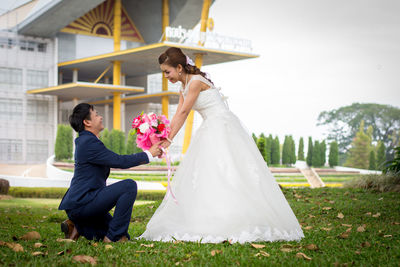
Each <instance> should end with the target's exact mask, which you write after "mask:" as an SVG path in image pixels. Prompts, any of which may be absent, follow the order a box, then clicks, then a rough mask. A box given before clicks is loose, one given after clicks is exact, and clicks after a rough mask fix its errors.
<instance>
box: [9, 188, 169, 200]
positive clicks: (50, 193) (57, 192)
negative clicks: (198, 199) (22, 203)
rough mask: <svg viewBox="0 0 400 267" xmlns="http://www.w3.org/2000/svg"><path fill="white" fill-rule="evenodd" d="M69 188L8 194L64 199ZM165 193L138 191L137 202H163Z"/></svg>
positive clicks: (27, 190)
mask: <svg viewBox="0 0 400 267" xmlns="http://www.w3.org/2000/svg"><path fill="white" fill-rule="evenodd" d="M65 192H67V188H59V187H10V190H9V191H8V194H9V195H11V196H13V197H21V198H60V199H61V198H62V197H63V196H64V194H65ZM164 195H165V191H159V190H157V191H155V190H143V191H138V194H137V197H136V199H137V200H162V199H163V198H164Z"/></svg>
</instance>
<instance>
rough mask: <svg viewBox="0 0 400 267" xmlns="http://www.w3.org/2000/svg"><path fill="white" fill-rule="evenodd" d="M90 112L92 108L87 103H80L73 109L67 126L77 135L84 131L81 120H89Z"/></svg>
mask: <svg viewBox="0 0 400 267" xmlns="http://www.w3.org/2000/svg"><path fill="white" fill-rule="evenodd" d="M91 110H94V107H93V105H90V104H88V103H80V104H78V105H76V106H75V107H74V110H73V111H72V114H71V115H70V116H69V124H71V127H72V128H73V129H74V130H75V131H76V132H77V133H79V132H82V131H83V130H85V125H84V124H83V120H90V111H91Z"/></svg>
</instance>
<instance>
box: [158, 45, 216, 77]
mask: <svg viewBox="0 0 400 267" xmlns="http://www.w3.org/2000/svg"><path fill="white" fill-rule="evenodd" d="M158 63H159V64H160V65H161V64H167V65H169V66H171V67H174V68H176V67H178V65H179V64H180V65H181V66H182V67H183V69H184V71H185V72H186V73H187V74H200V75H201V76H203V77H204V78H206V79H207V80H208V81H209V82H210V83H212V84H213V82H212V81H211V80H210V79H208V78H207V75H206V74H205V73H204V72H202V71H200V69H199V68H198V67H196V66H193V65H189V64H188V63H187V59H186V55H185V54H184V53H183V52H182V50H181V49H180V48H177V47H170V48H168V49H167V50H166V51H165V52H164V53H162V54H161V55H160V56H159V57H158Z"/></svg>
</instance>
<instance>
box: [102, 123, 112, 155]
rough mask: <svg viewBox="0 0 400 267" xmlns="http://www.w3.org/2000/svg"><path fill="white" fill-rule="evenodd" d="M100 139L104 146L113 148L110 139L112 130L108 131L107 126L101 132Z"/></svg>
mask: <svg viewBox="0 0 400 267" xmlns="http://www.w3.org/2000/svg"><path fill="white" fill-rule="evenodd" d="M100 141H101V142H103V144H104V146H105V147H106V148H108V149H109V150H112V149H111V139H110V132H109V131H108V129H107V128H105V129H104V130H103V131H102V132H101V134H100Z"/></svg>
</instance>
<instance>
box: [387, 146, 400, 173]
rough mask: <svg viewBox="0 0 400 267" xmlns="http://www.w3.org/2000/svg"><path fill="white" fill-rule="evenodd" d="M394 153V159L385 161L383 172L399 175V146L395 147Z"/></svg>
mask: <svg viewBox="0 0 400 267" xmlns="http://www.w3.org/2000/svg"><path fill="white" fill-rule="evenodd" d="M394 150H395V154H394V159H393V160H390V161H387V162H386V163H385V167H384V168H383V172H384V173H393V174H395V175H398V176H399V175H400V146H398V147H396V148H395V149H394Z"/></svg>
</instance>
